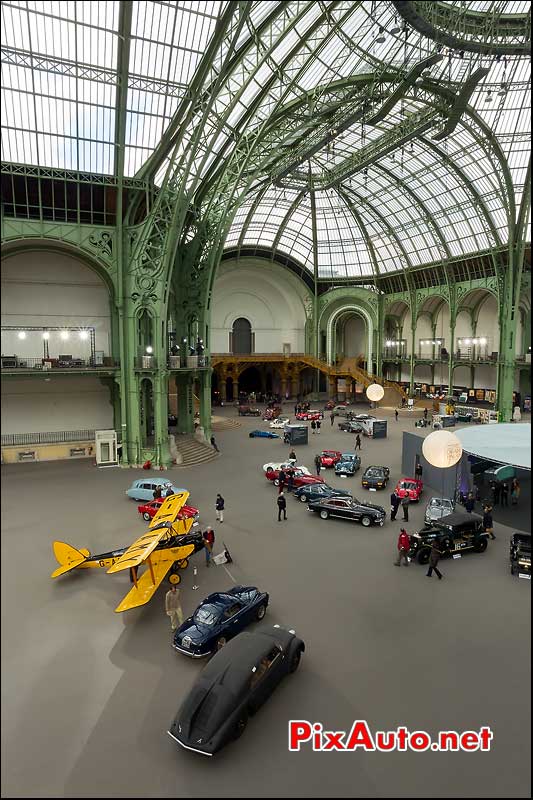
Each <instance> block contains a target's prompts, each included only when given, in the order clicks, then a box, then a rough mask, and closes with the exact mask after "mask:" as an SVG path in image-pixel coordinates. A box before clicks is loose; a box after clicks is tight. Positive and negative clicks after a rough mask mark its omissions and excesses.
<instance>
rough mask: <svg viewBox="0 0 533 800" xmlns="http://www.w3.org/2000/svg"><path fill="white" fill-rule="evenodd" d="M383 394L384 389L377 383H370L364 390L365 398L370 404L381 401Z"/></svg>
mask: <svg viewBox="0 0 533 800" xmlns="http://www.w3.org/2000/svg"><path fill="white" fill-rule="evenodd" d="M384 394H385V389H384V388H383V386H380V385H379V383H371V384H370V386H368V387H367V390H366V396H367V397H368V399H369V400H370V402H371V403H379V401H380V400H382V399H383V395H384Z"/></svg>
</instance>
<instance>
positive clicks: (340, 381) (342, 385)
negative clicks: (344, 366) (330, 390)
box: [337, 378, 346, 392]
mask: <svg viewBox="0 0 533 800" xmlns="http://www.w3.org/2000/svg"><path fill="white" fill-rule="evenodd" d="M337 391H338V392H346V378H337Z"/></svg>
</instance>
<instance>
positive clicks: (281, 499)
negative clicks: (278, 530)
mask: <svg viewBox="0 0 533 800" xmlns="http://www.w3.org/2000/svg"><path fill="white" fill-rule="evenodd" d="M277 503H278V522H281V514H282V512H283V519H287V501H286V500H285V495H284V494H283V492H280V494H278V500H277Z"/></svg>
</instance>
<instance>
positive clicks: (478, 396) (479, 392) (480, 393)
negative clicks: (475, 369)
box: [476, 389, 485, 403]
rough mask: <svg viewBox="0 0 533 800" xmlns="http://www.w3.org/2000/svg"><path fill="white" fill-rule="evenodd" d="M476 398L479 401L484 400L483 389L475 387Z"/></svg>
mask: <svg viewBox="0 0 533 800" xmlns="http://www.w3.org/2000/svg"><path fill="white" fill-rule="evenodd" d="M476 400H479V401H480V402H481V403H483V402H484V401H485V389H476Z"/></svg>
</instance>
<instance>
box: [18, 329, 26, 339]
mask: <svg viewBox="0 0 533 800" xmlns="http://www.w3.org/2000/svg"><path fill="white" fill-rule="evenodd" d="M18 337H19V339H25V338H26V331H19V332H18Z"/></svg>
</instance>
